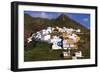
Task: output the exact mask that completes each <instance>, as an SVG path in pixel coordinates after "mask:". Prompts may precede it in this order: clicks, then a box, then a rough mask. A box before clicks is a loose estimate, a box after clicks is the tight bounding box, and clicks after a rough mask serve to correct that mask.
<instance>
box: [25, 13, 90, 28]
mask: <svg viewBox="0 0 100 73" xmlns="http://www.w3.org/2000/svg"><path fill="white" fill-rule="evenodd" d="M24 13H25V14H29V15H30V16H32V17H41V18H48V19H56V18H57V17H58V16H60V15H61V14H62V13H61V12H59V13H58V12H40V11H24ZM63 14H65V15H66V16H69V18H71V19H73V20H75V21H76V22H78V23H80V24H81V25H83V26H85V27H86V28H88V29H90V14H83V13H63Z"/></svg>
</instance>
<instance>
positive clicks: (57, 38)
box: [27, 26, 82, 57]
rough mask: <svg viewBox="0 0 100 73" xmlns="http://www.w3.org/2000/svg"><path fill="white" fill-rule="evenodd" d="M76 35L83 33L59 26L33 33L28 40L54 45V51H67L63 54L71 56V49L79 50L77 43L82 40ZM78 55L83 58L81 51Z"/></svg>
mask: <svg viewBox="0 0 100 73" xmlns="http://www.w3.org/2000/svg"><path fill="white" fill-rule="evenodd" d="M75 33H81V30H80V29H77V30H75V29H72V28H66V27H63V28H60V27H58V26H56V27H55V28H54V27H47V28H46V29H43V30H41V31H37V32H36V33H33V34H32V35H31V36H30V37H29V38H27V40H28V41H27V42H28V43H30V42H31V41H32V39H35V41H41V42H47V43H52V45H51V46H52V48H51V49H52V50H59V49H61V50H67V52H63V53H64V56H69V55H70V53H69V52H70V50H71V49H78V46H77V44H76V43H77V42H78V41H79V40H80V37H79V36H78V35H76V34H75ZM76 53H77V52H76ZM80 53H81V54H80ZM78 55H79V56H80V57H81V56H82V52H81V51H79V54H78Z"/></svg>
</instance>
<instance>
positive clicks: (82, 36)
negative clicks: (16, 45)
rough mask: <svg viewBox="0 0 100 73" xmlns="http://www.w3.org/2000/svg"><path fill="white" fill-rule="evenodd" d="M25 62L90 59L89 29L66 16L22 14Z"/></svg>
mask: <svg viewBox="0 0 100 73" xmlns="http://www.w3.org/2000/svg"><path fill="white" fill-rule="evenodd" d="M24 29H25V30H24V61H42V60H43V61H44V60H62V59H63V60H64V59H66V60H69V59H70V60H76V59H88V58H90V30H89V29H87V28H86V27H84V26H82V25H81V24H79V23H77V22H76V21H74V20H72V19H70V18H69V17H68V16H66V15H64V14H61V15H60V16H59V17H58V18H56V19H44V18H35V17H31V16H30V15H28V14H25V15H24Z"/></svg>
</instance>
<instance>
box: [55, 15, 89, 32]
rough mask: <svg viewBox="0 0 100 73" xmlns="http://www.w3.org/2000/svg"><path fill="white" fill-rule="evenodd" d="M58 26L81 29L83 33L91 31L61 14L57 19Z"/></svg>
mask: <svg viewBox="0 0 100 73" xmlns="http://www.w3.org/2000/svg"><path fill="white" fill-rule="evenodd" d="M56 24H57V25H58V26H60V27H63V26H65V27H67V28H73V29H81V31H82V32H89V29H87V28H86V27H84V26H83V25H81V24H80V23H78V22H76V21H74V20H73V19H71V18H70V17H68V16H66V15H64V14H61V15H60V16H59V17H58V18H57V19H56Z"/></svg>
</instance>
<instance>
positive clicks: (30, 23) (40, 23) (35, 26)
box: [24, 14, 90, 38]
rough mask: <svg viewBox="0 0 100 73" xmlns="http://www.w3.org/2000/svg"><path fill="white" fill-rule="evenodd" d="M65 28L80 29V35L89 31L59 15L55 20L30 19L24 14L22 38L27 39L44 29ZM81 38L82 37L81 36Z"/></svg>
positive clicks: (68, 18) (30, 17)
mask: <svg viewBox="0 0 100 73" xmlns="http://www.w3.org/2000/svg"><path fill="white" fill-rule="evenodd" d="M49 26H51V27H56V26H58V27H67V28H73V29H81V31H82V33H89V32H90V30H89V29H87V28H86V27H84V26H83V25H81V24H80V23H78V22H76V21H74V20H73V19H71V18H70V17H68V16H66V15H64V14H61V15H60V16H58V17H57V18H56V19H47V18H40V17H32V16H30V15H28V14H24V36H25V37H26V38H27V37H29V36H30V35H31V34H32V33H35V32H37V31H40V30H42V29H44V28H46V27H49ZM82 36H83V35H82Z"/></svg>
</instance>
